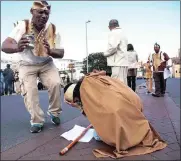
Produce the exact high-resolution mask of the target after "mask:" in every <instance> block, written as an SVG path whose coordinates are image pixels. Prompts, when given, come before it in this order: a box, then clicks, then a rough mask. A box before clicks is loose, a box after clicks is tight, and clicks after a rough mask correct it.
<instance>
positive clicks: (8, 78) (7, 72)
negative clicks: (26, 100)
mask: <svg viewBox="0 0 181 161" xmlns="http://www.w3.org/2000/svg"><path fill="white" fill-rule="evenodd" d="M6 67H7V68H6V69H4V72H3V76H4V82H5V95H8V94H9V95H12V93H13V82H14V72H13V70H12V69H11V68H10V64H7V66H6Z"/></svg>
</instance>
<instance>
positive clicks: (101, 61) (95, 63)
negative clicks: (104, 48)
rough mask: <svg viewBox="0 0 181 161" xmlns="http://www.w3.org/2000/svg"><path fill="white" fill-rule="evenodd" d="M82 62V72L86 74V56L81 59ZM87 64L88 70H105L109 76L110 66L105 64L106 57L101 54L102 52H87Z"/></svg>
mask: <svg viewBox="0 0 181 161" xmlns="http://www.w3.org/2000/svg"><path fill="white" fill-rule="evenodd" d="M83 64H84V66H83V71H82V73H84V74H87V58H85V59H84V60H83ZM88 64H89V65H88V69H89V72H92V71H93V69H97V70H105V71H106V73H107V75H109V76H111V67H109V66H107V59H106V57H105V56H104V55H103V52H98V53H91V54H89V56H88Z"/></svg>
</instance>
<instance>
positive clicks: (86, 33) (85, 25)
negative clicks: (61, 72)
mask: <svg viewBox="0 0 181 161" xmlns="http://www.w3.org/2000/svg"><path fill="white" fill-rule="evenodd" d="M85 34H86V56H87V73H88V72H89V68H88V65H89V64H88V44H87V22H86V23H85Z"/></svg>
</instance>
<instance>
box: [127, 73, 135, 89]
mask: <svg viewBox="0 0 181 161" xmlns="http://www.w3.org/2000/svg"><path fill="white" fill-rule="evenodd" d="M127 82H128V86H129V87H130V88H131V89H132V90H133V91H135V90H136V76H128V77H127Z"/></svg>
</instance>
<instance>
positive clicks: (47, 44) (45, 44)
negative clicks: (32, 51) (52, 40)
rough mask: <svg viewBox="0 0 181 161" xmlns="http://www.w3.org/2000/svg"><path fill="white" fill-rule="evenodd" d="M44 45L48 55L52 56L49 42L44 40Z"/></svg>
mask: <svg viewBox="0 0 181 161" xmlns="http://www.w3.org/2000/svg"><path fill="white" fill-rule="evenodd" d="M43 45H44V47H45V49H46V50H47V54H48V55H51V49H50V45H49V43H48V42H47V40H46V39H44V41H43Z"/></svg>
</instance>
